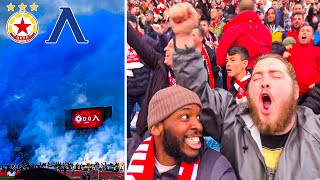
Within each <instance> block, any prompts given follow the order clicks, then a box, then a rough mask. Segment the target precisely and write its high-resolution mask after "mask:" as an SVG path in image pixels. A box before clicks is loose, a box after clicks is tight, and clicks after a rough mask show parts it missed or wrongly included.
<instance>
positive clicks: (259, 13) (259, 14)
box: [257, 12, 264, 21]
mask: <svg viewBox="0 0 320 180" xmlns="http://www.w3.org/2000/svg"><path fill="white" fill-rule="evenodd" d="M257 14H258V16H259V18H260V20H261V21H262V20H263V19H264V14H263V13H261V12H257Z"/></svg>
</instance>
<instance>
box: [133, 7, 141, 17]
mask: <svg viewBox="0 0 320 180" xmlns="http://www.w3.org/2000/svg"><path fill="white" fill-rule="evenodd" d="M139 12H140V9H139V7H134V8H132V9H131V14H133V15H135V16H138V15H139Z"/></svg>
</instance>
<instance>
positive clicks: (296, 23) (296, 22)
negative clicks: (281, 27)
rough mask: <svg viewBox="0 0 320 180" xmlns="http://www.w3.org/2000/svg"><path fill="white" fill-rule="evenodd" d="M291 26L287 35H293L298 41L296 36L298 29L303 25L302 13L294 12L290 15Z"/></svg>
mask: <svg viewBox="0 0 320 180" xmlns="http://www.w3.org/2000/svg"><path fill="white" fill-rule="evenodd" d="M292 19H293V20H292V22H293V23H292V27H291V31H289V32H288V33H287V36H288V37H293V38H294V39H295V40H296V41H298V36H299V31H300V29H301V27H303V26H304V18H303V14H301V13H296V14H293V15H292Z"/></svg>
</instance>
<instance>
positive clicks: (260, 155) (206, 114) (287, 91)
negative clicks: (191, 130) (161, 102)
mask: <svg viewBox="0 0 320 180" xmlns="http://www.w3.org/2000/svg"><path fill="white" fill-rule="evenodd" d="M181 14H182V15H185V16H179V15H181ZM194 14H195V12H194V10H193V9H192V7H190V6H189V5H187V4H179V5H176V6H173V7H172V9H171V10H170V18H172V19H171V26H172V29H173V31H174V33H175V35H176V42H175V43H174V44H175V52H176V53H175V54H174V56H173V58H174V61H173V63H174V73H175V77H176V81H177V84H179V85H181V86H183V87H187V88H188V89H190V90H192V91H193V92H195V93H196V94H197V95H198V96H199V97H200V99H201V103H202V108H203V109H202V112H201V122H202V124H203V127H204V128H203V131H204V134H208V135H210V136H211V137H213V138H214V139H216V140H217V141H219V142H220V143H221V153H222V154H223V155H225V156H226V157H227V159H228V160H229V161H230V163H231V164H232V167H233V169H234V170H235V173H236V175H237V178H238V179H318V178H319V177H320V171H319V167H320V156H319V149H320V131H319V129H320V116H319V115H315V114H314V113H313V111H312V110H311V109H309V108H307V107H303V106H299V107H297V99H298V97H299V86H298V85H297V81H296V77H295V73H294V70H293V67H292V65H291V64H290V63H289V62H288V61H286V60H285V59H283V58H282V57H281V56H280V55H274V54H268V55H264V56H261V57H259V58H258V59H257V60H256V62H255V65H254V67H253V71H252V78H251V80H250V83H249V89H248V103H241V104H236V102H235V99H234V98H233V96H232V95H231V94H230V93H229V92H227V91H225V90H223V89H214V90H211V89H210V87H209V86H208V85H207V83H206V72H205V68H204V67H203V64H202V63H201V55H200V54H199V53H198V52H196V51H194V50H193V46H194V45H193V42H192V41H191V40H190V39H192V37H191V35H190V32H191V31H192V28H193V27H194V26H195V24H196V23H195V20H193V19H194V16H195V15H194ZM184 17H188V18H184Z"/></svg>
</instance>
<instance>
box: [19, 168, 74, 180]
mask: <svg viewBox="0 0 320 180" xmlns="http://www.w3.org/2000/svg"><path fill="white" fill-rule="evenodd" d="M14 179H23V180H33V179H38V180H48V179H50V180H70V178H69V177H68V176H65V175H63V174H61V173H59V172H57V171H55V170H52V169H46V168H36V169H29V170H25V171H21V172H20V173H19V174H17V175H16V176H15V177H14Z"/></svg>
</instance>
